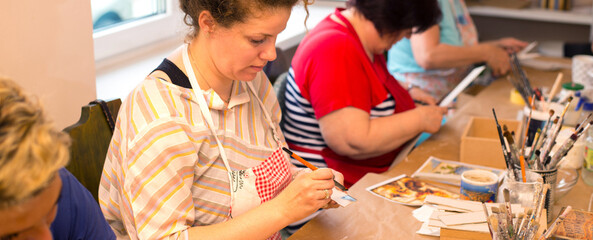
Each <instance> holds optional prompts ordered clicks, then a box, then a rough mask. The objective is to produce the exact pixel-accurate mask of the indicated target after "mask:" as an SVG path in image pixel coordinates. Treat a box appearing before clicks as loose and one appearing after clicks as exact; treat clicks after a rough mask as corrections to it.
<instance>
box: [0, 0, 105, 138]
mask: <svg viewBox="0 0 593 240" xmlns="http://www.w3.org/2000/svg"><path fill="white" fill-rule="evenodd" d="M90 7H91V6H90V1H88V0H86V1H85V0H51V1H44V0H0V75H3V76H7V77H10V78H12V79H13V80H15V81H17V82H18V83H19V84H20V85H21V86H22V87H23V88H25V90H26V91H28V92H30V93H32V94H35V95H37V96H38V97H39V98H40V100H41V101H42V102H43V104H44V106H45V109H46V110H47V112H48V113H49V115H50V117H51V118H53V119H54V120H55V122H56V126H57V127H58V128H60V129H61V128H64V127H66V126H68V125H71V124H73V123H75V122H77V121H78V119H79V117H80V108H81V107H82V106H83V105H85V104H87V103H88V102H90V101H92V100H94V99H95V98H96V90H95V67H94V58H93V39H92V20H91V11H90Z"/></svg>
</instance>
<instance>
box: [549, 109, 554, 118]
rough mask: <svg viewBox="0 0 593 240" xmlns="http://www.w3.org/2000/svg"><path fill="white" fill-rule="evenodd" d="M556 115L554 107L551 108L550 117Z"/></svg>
mask: <svg viewBox="0 0 593 240" xmlns="http://www.w3.org/2000/svg"><path fill="white" fill-rule="evenodd" d="M552 115H554V109H550V117H551V116H552Z"/></svg>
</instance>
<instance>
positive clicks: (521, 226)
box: [517, 208, 533, 239]
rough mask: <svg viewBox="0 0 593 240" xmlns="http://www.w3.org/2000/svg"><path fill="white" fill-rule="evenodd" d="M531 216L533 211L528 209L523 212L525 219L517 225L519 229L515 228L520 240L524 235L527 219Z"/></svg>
mask: <svg viewBox="0 0 593 240" xmlns="http://www.w3.org/2000/svg"><path fill="white" fill-rule="evenodd" d="M532 214H533V209H532V208H529V209H526V210H525V217H524V218H523V219H521V223H520V224H519V227H517V238H519V239H522V238H523V235H524V234H525V227H527V225H526V224H527V221H529V220H528V219H529V218H530V217H531V215H532Z"/></svg>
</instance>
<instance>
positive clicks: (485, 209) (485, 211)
mask: <svg viewBox="0 0 593 240" xmlns="http://www.w3.org/2000/svg"><path fill="white" fill-rule="evenodd" d="M482 207H483V208H484V215H486V223H487V224H488V231H490V237H491V238H494V235H493V234H494V231H493V230H492V225H491V224H490V221H488V219H489V218H490V216H488V208H486V204H485V203H482Z"/></svg>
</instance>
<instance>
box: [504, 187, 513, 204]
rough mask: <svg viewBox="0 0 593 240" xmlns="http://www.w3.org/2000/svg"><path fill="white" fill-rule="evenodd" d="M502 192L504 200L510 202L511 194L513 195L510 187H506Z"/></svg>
mask: <svg viewBox="0 0 593 240" xmlns="http://www.w3.org/2000/svg"><path fill="white" fill-rule="evenodd" d="M502 194H503V196H504V201H505V202H507V203H508V202H510V201H511V196H510V195H511V193H510V192H509V189H508V188H505V189H503V190H502Z"/></svg>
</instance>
